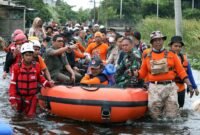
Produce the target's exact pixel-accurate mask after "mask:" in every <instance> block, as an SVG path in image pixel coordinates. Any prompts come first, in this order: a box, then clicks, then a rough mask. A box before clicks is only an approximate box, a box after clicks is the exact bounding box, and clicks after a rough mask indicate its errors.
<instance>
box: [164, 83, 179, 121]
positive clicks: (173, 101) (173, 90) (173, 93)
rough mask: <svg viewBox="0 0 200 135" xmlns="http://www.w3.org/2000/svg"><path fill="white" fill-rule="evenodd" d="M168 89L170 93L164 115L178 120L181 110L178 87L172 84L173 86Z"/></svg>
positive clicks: (168, 86)
mask: <svg viewBox="0 0 200 135" xmlns="http://www.w3.org/2000/svg"><path fill="white" fill-rule="evenodd" d="M166 88H167V89H168V91H169V95H168V97H167V98H166V100H165V107H164V113H165V116H166V117H168V118H176V117H177V116H178V109H179V105H178V98H177V90H178V87H177V86H176V84H175V83H172V84H171V85H167V87H166Z"/></svg>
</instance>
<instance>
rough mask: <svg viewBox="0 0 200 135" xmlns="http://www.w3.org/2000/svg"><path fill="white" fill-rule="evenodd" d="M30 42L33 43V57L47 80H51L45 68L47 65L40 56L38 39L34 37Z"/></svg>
mask: <svg viewBox="0 0 200 135" xmlns="http://www.w3.org/2000/svg"><path fill="white" fill-rule="evenodd" d="M30 42H32V43H33V49H34V53H33V59H34V60H35V61H36V62H38V63H39V64H40V69H41V71H42V73H44V76H45V78H46V79H47V80H48V81H52V80H51V75H50V73H49V70H48V68H47V65H46V63H45V62H44V60H43V58H42V57H41V56H40V48H41V44H40V42H39V40H35V39H34V40H31V41H30Z"/></svg>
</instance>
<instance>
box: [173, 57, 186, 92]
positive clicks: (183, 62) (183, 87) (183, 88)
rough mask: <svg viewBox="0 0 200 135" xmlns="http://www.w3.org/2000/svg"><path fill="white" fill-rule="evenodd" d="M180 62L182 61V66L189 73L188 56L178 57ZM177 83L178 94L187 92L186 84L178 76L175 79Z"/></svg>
mask: <svg viewBox="0 0 200 135" xmlns="http://www.w3.org/2000/svg"><path fill="white" fill-rule="evenodd" d="M178 56H179V58H180V60H181V64H182V65H183V67H184V69H185V71H186V72H187V67H188V60H187V56H186V55H185V54H181V53H180V54H179V55H178ZM175 82H176V85H177V86H178V88H179V89H178V92H181V91H183V90H185V84H184V82H183V80H181V78H180V77H178V76H176V77H175Z"/></svg>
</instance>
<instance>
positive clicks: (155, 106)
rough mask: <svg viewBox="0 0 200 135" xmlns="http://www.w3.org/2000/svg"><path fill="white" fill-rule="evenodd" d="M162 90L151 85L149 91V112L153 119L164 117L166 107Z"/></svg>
mask: <svg viewBox="0 0 200 135" xmlns="http://www.w3.org/2000/svg"><path fill="white" fill-rule="evenodd" d="M161 92H162V90H161V89H160V87H159V86H158V85H156V84H152V83H151V84H149V89H148V110H149V114H150V116H151V117H152V118H153V119H158V118H160V117H161V116H162V108H163V106H164V104H163V102H162V98H161Z"/></svg>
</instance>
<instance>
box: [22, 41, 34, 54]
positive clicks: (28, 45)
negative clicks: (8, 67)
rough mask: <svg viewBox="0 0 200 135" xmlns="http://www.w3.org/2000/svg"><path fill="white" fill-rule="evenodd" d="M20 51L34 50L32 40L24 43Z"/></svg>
mask: <svg viewBox="0 0 200 135" xmlns="http://www.w3.org/2000/svg"><path fill="white" fill-rule="evenodd" d="M20 52H21V53H25V52H34V49H33V44H32V43H31V42H28V43H24V44H23V45H22V46H21V50H20Z"/></svg>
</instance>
